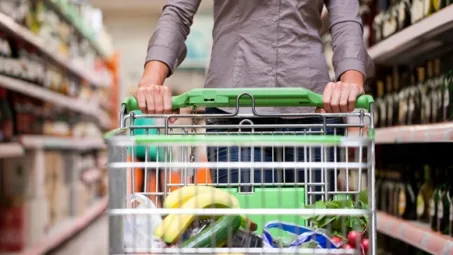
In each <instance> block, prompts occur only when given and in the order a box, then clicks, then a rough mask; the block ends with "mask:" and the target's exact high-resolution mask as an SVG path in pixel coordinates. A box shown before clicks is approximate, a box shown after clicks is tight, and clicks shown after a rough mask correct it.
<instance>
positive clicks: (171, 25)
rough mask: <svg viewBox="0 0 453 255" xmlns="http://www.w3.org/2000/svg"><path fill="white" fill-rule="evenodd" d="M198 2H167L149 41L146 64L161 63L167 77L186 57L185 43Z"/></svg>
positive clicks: (185, 0) (189, 0)
mask: <svg viewBox="0 0 453 255" xmlns="http://www.w3.org/2000/svg"><path fill="white" fill-rule="evenodd" d="M200 2H201V0H167V3H166V4H165V6H164V7H163V10H162V14H161V16H160V18H159V21H158V23H157V27H156V31H155V32H154V34H153V35H152V37H151V39H150V40H149V43H148V52H147V55H146V62H148V61H152V60H157V61H160V62H163V63H165V64H166V65H167V66H168V67H169V69H170V72H169V76H170V75H171V74H173V72H174V71H175V69H176V67H178V66H179V65H180V64H181V63H182V61H183V60H184V58H185V57H186V54H187V48H186V44H185V41H186V39H187V36H188V35H189V33H190V26H191V25H192V23H193V17H194V16H195V14H196V12H197V10H198V7H199V6H200Z"/></svg>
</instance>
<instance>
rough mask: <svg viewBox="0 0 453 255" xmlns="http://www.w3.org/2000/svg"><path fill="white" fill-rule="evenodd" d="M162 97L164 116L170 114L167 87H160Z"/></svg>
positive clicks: (170, 98)
mask: <svg viewBox="0 0 453 255" xmlns="http://www.w3.org/2000/svg"><path fill="white" fill-rule="evenodd" d="M162 97H163V100H164V112H163V113H164V114H170V113H171V110H172V97H171V90H170V88H168V87H165V86H164V87H162Z"/></svg>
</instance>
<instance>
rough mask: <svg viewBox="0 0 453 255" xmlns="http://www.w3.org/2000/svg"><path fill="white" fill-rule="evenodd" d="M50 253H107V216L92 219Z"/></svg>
mask: <svg viewBox="0 0 453 255" xmlns="http://www.w3.org/2000/svg"><path fill="white" fill-rule="evenodd" d="M50 254H51V255H76V254H77V255H79V254H83V255H102V254H108V216H107V215H103V216H101V217H99V218H98V219H96V220H95V221H93V222H92V223H91V224H90V225H89V226H88V227H87V228H85V229H84V230H82V232H80V233H78V234H77V235H76V236H74V237H73V238H71V239H70V240H69V241H67V242H66V243H64V244H63V245H62V246H60V247H58V249H57V250H55V251H53V252H51V253H50Z"/></svg>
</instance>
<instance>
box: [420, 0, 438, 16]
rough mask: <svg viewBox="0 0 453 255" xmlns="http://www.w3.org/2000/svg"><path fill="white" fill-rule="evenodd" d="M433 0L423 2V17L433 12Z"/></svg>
mask: <svg viewBox="0 0 453 255" xmlns="http://www.w3.org/2000/svg"><path fill="white" fill-rule="evenodd" d="M433 2H434V1H433V0H425V2H424V3H423V17H428V16H429V15H431V14H433V13H434V10H435V9H434V6H433Z"/></svg>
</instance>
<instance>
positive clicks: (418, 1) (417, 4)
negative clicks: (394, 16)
mask: <svg viewBox="0 0 453 255" xmlns="http://www.w3.org/2000/svg"><path fill="white" fill-rule="evenodd" d="M423 6H424V0H412V6H411V13H412V15H411V23H412V24H415V23H417V22H418V21H420V20H421V19H423V16H424V8H423Z"/></svg>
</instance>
